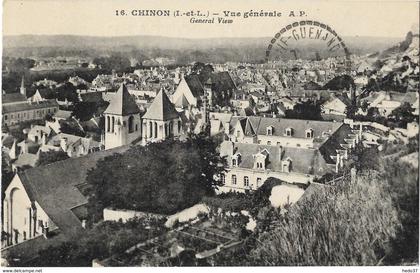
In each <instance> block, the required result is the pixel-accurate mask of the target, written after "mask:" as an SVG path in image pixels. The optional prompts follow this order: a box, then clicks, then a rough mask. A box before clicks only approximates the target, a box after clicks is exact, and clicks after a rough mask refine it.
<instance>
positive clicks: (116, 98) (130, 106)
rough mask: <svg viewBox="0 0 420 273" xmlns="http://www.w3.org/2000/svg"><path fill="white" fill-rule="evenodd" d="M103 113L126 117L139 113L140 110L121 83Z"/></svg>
mask: <svg viewBox="0 0 420 273" xmlns="http://www.w3.org/2000/svg"><path fill="white" fill-rule="evenodd" d="M104 113H105V114H112V115H120V116H127V115H131V114H138V113H140V109H139V107H138V106H137V104H136V102H135V101H134V99H133V98H132V97H131V95H130V93H128V90H127V87H126V86H125V84H124V83H123V84H121V86H120V88H119V89H118V91H117V93H115V94H114V95H113V96H112V99H111V101H110V103H109V105H108V107H107V108H106V110H105V112H104Z"/></svg>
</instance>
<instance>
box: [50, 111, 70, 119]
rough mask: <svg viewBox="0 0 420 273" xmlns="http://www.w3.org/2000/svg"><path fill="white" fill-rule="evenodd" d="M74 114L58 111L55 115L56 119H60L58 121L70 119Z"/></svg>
mask: <svg viewBox="0 0 420 273" xmlns="http://www.w3.org/2000/svg"><path fill="white" fill-rule="evenodd" d="M71 115H72V112H71V111H66V110H58V111H57V112H56V113H55V114H54V117H55V118H58V119H69V118H71Z"/></svg>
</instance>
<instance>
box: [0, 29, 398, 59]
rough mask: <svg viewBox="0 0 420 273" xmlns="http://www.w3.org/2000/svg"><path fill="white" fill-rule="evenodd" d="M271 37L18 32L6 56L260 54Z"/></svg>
mask: <svg viewBox="0 0 420 273" xmlns="http://www.w3.org/2000/svg"><path fill="white" fill-rule="evenodd" d="M270 39H271V37H259V38H246V37H245V38H206V39H188V38H174V37H162V36H119V37H94V36H76V35H19V36H4V37H3V48H4V55H5V56H19V54H22V55H24V56H30V55H38V54H41V53H42V52H43V50H40V49H49V50H60V51H74V50H81V51H88V52H92V51H119V52H124V51H132V50H150V49H153V50H175V51H177V50H183V51H185V50H190V51H193V50H201V51H209V50H214V49H220V48H223V49H225V50H241V49H245V51H246V52H248V51H249V52H251V54H256V53H259V55H260V54H263V53H264V51H265V49H266V47H267V45H268V43H269V41H270ZM343 39H344V41H345V42H346V44H347V46H348V48H349V49H350V51H351V52H352V53H356V54H369V53H374V52H378V51H382V50H385V49H387V48H389V47H390V46H391V45H393V44H395V43H397V42H398V41H399V40H400V38H383V37H343ZM307 45H308V51H310V52H307V53H306V52H303V53H302V55H301V56H300V57H301V58H308V57H313V54H314V53H313V50H317V47H319V46H320V45H319V44H318V45H316V44H311V41H307ZM34 49H37V50H34ZM39 52H41V53H39ZM247 54H248V53H247ZM41 55H42V54H41ZM245 57H246V56H245ZM245 57H244V58H245ZM248 57H249V56H248ZM251 59H252V58H251Z"/></svg>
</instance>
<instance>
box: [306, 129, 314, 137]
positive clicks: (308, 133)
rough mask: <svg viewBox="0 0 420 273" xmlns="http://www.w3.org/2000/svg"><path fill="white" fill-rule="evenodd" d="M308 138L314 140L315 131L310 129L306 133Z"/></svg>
mask: <svg viewBox="0 0 420 273" xmlns="http://www.w3.org/2000/svg"><path fill="white" fill-rule="evenodd" d="M305 134H306V138H313V137H314V130H312V129H308V130H306V131H305Z"/></svg>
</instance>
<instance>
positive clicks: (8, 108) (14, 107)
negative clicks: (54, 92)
mask: <svg viewBox="0 0 420 273" xmlns="http://www.w3.org/2000/svg"><path fill="white" fill-rule="evenodd" d="M51 107H58V103H57V102H56V101H55V100H46V101H41V102H38V103H29V102H28V103H19V104H9V105H3V107H2V112H3V114H7V113H15V112H21V111H29V110H35V109H44V108H51Z"/></svg>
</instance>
